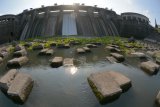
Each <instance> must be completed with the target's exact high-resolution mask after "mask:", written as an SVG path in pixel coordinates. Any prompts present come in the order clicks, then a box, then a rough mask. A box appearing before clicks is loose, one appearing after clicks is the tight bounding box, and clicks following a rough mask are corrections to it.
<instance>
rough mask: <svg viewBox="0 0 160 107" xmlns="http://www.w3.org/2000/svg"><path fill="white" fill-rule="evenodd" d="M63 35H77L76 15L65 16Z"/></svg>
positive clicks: (67, 14)
mask: <svg viewBox="0 0 160 107" xmlns="http://www.w3.org/2000/svg"><path fill="white" fill-rule="evenodd" d="M62 35H77V26H76V16H75V14H74V13H64V14H63V26H62Z"/></svg>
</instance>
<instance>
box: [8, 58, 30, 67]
mask: <svg viewBox="0 0 160 107" xmlns="http://www.w3.org/2000/svg"><path fill="white" fill-rule="evenodd" d="M28 61H29V59H28V58H27V57H26V56H23V57H19V58H14V59H12V60H9V61H8V63H7V67H9V68H17V67H21V66H22V65H24V64H26V63H27V62H28Z"/></svg>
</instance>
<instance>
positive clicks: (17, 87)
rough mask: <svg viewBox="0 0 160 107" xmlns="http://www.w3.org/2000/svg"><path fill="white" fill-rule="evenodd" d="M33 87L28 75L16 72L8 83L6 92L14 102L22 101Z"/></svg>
mask: <svg viewBox="0 0 160 107" xmlns="http://www.w3.org/2000/svg"><path fill="white" fill-rule="evenodd" d="M32 87H33V80H32V78H31V76H30V75H28V74H25V73H18V74H17V75H16V77H15V78H14V80H13V82H12V84H11V85H10V87H9V89H8V91H7V94H8V96H9V97H10V98H11V99H12V100H13V101H15V102H18V103H24V102H25V101H26V99H27V97H28V95H29V94H30V92H31V90H32Z"/></svg>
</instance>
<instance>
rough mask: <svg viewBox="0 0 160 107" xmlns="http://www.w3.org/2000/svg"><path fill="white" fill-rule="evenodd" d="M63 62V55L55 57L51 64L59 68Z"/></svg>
mask: <svg viewBox="0 0 160 107" xmlns="http://www.w3.org/2000/svg"><path fill="white" fill-rule="evenodd" d="M62 64H63V58H62V57H54V58H53V59H52V61H51V66H52V67H53V68H58V67H60V66H62Z"/></svg>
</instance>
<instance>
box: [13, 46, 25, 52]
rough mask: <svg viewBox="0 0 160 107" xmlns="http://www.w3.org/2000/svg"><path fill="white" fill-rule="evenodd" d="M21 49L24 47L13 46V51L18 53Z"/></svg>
mask: <svg viewBox="0 0 160 107" xmlns="http://www.w3.org/2000/svg"><path fill="white" fill-rule="evenodd" d="M22 49H25V48H24V46H21V45H17V46H15V49H14V51H20V50H22Z"/></svg>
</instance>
